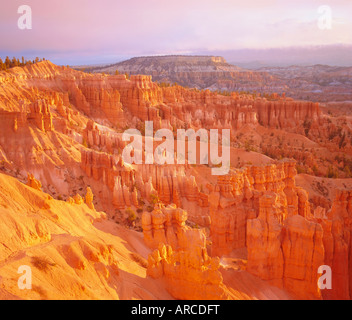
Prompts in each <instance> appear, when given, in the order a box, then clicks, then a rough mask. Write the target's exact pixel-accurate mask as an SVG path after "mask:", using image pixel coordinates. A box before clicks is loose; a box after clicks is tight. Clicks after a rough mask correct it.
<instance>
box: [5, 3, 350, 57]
mask: <svg viewBox="0 0 352 320" xmlns="http://www.w3.org/2000/svg"><path fill="white" fill-rule="evenodd" d="M22 4H26V5H29V6H30V7H31V8H32V19H33V29H32V30H19V29H18V27H17V20H18V18H19V16H20V15H19V14H18V13H17V8H18V7H19V6H20V5H22ZM321 5H330V6H331V9H332V13H333V15H332V17H333V24H332V29H331V30H320V29H319V28H318V26H317V20H318V17H319V14H318V7H319V6H321ZM351 33H352V1H351V0H326V1H323V2H322V1H320V0H296V1H291V0H290V1H289V0H277V1H276V0H268V1H259V0H257V1H255V0H246V1H237V0H232V1H226V0H218V1H215V0H187V1H186V0H177V1H169V0H128V1H126V0H124V1H116V0H99V1H86V0H74V1H73V0H50V1H43V0H28V1H23V0H21V1H18V0H11V1H6V2H4V3H2V5H1V11H0V39H1V40H0V41H1V45H0V55H1V56H2V57H3V56H4V55H16V56H21V55H25V56H26V57H31V56H36V55H38V56H40V57H46V58H48V59H51V60H52V61H54V62H56V63H64V64H65V63H66V62H67V63H75V64H80V63H81V64H84V63H89V62H105V61H107V62H113V61H116V60H117V59H118V58H121V57H128V56H140V55H150V54H192V53H197V52H206V51H209V52H216V51H226V50H234V49H242V48H278V47H290V46H310V45H329V44H352V34H351Z"/></svg>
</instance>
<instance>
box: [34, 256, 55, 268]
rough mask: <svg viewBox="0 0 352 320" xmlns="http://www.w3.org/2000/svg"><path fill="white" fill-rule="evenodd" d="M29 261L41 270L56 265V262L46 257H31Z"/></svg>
mask: <svg viewBox="0 0 352 320" xmlns="http://www.w3.org/2000/svg"><path fill="white" fill-rule="evenodd" d="M31 263H32V264H33V266H34V267H36V268H37V269H39V270H41V271H48V270H49V269H50V267H54V266H56V263H54V262H50V261H49V260H48V258H46V257H32V259H31Z"/></svg>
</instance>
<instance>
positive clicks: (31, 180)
mask: <svg viewBox="0 0 352 320" xmlns="http://www.w3.org/2000/svg"><path fill="white" fill-rule="evenodd" d="M27 186H30V187H31V188H34V189H36V190H39V191H41V190H42V184H41V182H40V181H39V180H37V179H36V178H34V175H33V174H30V173H28V182H27Z"/></svg>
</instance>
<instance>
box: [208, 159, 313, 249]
mask: <svg viewBox="0 0 352 320" xmlns="http://www.w3.org/2000/svg"><path fill="white" fill-rule="evenodd" d="M294 166H295V162H294V161H292V160H283V161H281V162H278V163H277V164H273V165H267V166H261V167H258V166H248V167H246V168H242V169H236V170H232V171H231V172H230V174H229V175H227V176H219V177H218V183H217V185H216V186H215V188H214V187H212V188H211V189H212V191H211V192H210V195H209V204H210V209H209V211H210V217H211V238H212V242H213V245H212V255H219V256H221V255H223V254H228V253H230V252H231V251H232V250H233V249H236V248H243V247H245V245H246V231H245V230H246V225H247V220H248V219H253V218H255V217H257V216H258V215H259V210H260V205H259V198H260V197H261V195H263V193H264V192H266V191H271V192H274V193H275V195H276V197H277V203H278V206H279V208H280V215H278V219H279V222H280V223H282V222H283V221H284V220H285V219H286V218H287V217H288V216H289V215H295V214H300V215H302V216H304V217H306V216H307V215H308V213H309V212H310V207H309V202H308V198H307V196H306V194H305V193H304V191H302V190H301V189H300V188H298V187H296V186H295V182H294V176H295V175H296V174H297V172H296V170H295V167H294Z"/></svg>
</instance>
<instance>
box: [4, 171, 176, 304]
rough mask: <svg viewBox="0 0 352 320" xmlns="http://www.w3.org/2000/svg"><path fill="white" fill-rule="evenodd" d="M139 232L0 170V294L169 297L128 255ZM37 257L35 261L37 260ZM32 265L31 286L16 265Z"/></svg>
mask: <svg viewBox="0 0 352 320" xmlns="http://www.w3.org/2000/svg"><path fill="white" fill-rule="evenodd" d="M133 251H139V252H141V254H143V255H144V256H147V254H148V252H149V249H147V248H146V247H145V245H144V243H143V239H142V236H141V234H138V233H136V232H132V231H129V230H128V231H127V230H125V229H123V228H121V227H119V226H118V225H116V224H115V223H113V222H110V221H108V220H106V219H105V213H102V212H95V211H93V210H90V209H89V208H88V206H87V205H86V204H82V205H76V204H75V205H71V204H68V203H65V202H63V201H57V200H54V199H51V198H50V196H48V195H47V194H45V193H42V192H40V191H37V190H34V189H32V188H29V187H27V186H25V185H23V184H21V183H20V182H18V181H17V180H15V179H13V178H11V177H9V176H6V175H3V174H0V299H13V298H24V299H161V298H166V299H171V298H172V297H171V296H170V295H169V294H168V293H167V292H166V290H165V289H163V286H161V285H160V284H159V283H158V282H157V281H155V280H151V279H146V269H145V268H143V267H142V266H141V265H140V264H138V263H136V262H135V261H134V259H132V257H131V253H132V252H133ZM38 261H40V262H39V263H38ZM21 265H28V266H30V267H31V268H32V277H33V280H32V290H19V288H18V285H17V281H18V278H19V277H20V275H19V274H17V270H18V268H19V266H21Z"/></svg>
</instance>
